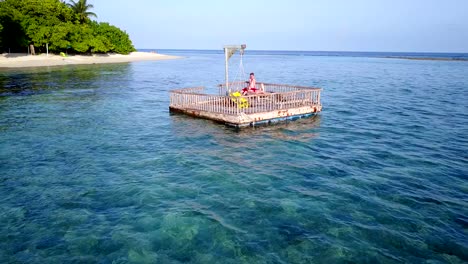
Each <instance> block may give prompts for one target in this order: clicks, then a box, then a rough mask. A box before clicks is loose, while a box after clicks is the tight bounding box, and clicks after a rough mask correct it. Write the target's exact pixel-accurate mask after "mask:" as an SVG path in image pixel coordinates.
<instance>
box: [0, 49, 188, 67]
mask: <svg viewBox="0 0 468 264" xmlns="http://www.w3.org/2000/svg"><path fill="white" fill-rule="evenodd" d="M180 58H182V57H178V56H170V55H163V54H158V53H151V52H132V53H130V54H128V55H121V54H100V55H89V56H86V55H71V56H66V57H62V56H60V55H54V54H49V56H47V55H46V54H41V55H36V56H28V55H27V54H25V53H11V54H7V53H4V54H1V55H0V69H1V68H5V69H6V68H29V67H46V66H61V65H79V64H105V63H123V62H132V61H156V60H171V59H180Z"/></svg>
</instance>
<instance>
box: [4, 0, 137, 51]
mask: <svg viewBox="0 0 468 264" xmlns="http://www.w3.org/2000/svg"><path fill="white" fill-rule="evenodd" d="M91 8H93V5H91V4H88V3H87V1H86V0H78V1H76V2H75V1H71V2H70V3H66V2H64V1H60V0H3V1H1V0H0V51H4V50H7V49H8V48H10V49H11V50H12V51H24V50H26V49H27V46H28V45H30V44H33V45H34V46H35V47H37V48H38V49H39V50H40V51H41V50H42V51H43V50H44V48H45V45H46V44H48V45H49V50H50V51H51V52H61V51H69V52H74V53H106V52H116V53H121V54H128V53H130V52H132V51H135V48H134V47H133V44H132V42H131V40H130V38H129V36H128V34H127V33H126V32H124V31H122V30H121V29H119V28H117V27H115V26H112V25H110V24H109V23H103V22H96V21H92V20H91V19H90V17H96V14H94V13H93V12H90V11H89V10H90V9H91Z"/></svg>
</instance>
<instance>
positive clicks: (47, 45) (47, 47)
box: [46, 43, 49, 57]
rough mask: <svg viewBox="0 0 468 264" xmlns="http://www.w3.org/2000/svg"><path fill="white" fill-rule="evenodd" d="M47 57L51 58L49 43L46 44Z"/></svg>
mask: <svg viewBox="0 0 468 264" xmlns="http://www.w3.org/2000/svg"><path fill="white" fill-rule="evenodd" d="M46 50H47V57H49V43H46Z"/></svg>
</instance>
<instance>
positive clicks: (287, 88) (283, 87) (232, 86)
mask: <svg viewBox="0 0 468 264" xmlns="http://www.w3.org/2000/svg"><path fill="white" fill-rule="evenodd" d="M247 86H248V82H232V83H229V91H230V92H231V93H232V92H235V91H242V89H243V88H245V87H247ZM218 87H219V95H227V94H228V93H227V90H226V84H220V85H218ZM256 88H257V89H259V90H263V91H264V92H266V93H284V92H292V91H297V90H310V89H320V88H316V87H306V86H295V85H287V84H273V83H263V82H257V85H256Z"/></svg>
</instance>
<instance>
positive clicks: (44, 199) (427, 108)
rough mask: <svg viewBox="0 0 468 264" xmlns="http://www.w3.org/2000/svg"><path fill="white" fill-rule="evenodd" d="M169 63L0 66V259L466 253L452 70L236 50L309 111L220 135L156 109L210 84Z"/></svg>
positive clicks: (461, 137) (208, 70)
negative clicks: (309, 105)
mask: <svg viewBox="0 0 468 264" xmlns="http://www.w3.org/2000/svg"><path fill="white" fill-rule="evenodd" d="M172 54H178V52H177V51H174V52H173V53H172ZM183 55H184V56H186V58H184V59H180V60H171V61H156V62H135V63H129V64H116V65H92V66H89V65H88V66H70V67H52V68H44V69H26V70H7V71H1V72H0V263H466V262H467V261H468V236H467V232H468V154H467V152H468V136H467V135H468V74H467V73H468V63H467V62H461V61H414V60H400V59H383V58H375V57H374V58H371V57H343V56H292V55H291V54H270V55H269V54H256V53H253V54H249V53H248V52H247V54H246V57H245V58H244V60H245V68H246V71H247V72H251V71H253V72H255V73H256V76H257V80H258V81H265V82H270V83H286V84H297V85H307V86H319V87H322V88H323V89H324V90H323V94H322V103H323V105H324V108H323V112H322V113H321V114H320V115H318V116H316V117H314V118H309V119H302V120H298V121H295V122H290V123H285V124H279V125H275V126H268V127H260V128H253V129H246V130H241V131H235V130H232V129H230V128H227V127H225V126H223V125H221V124H216V123H213V122H210V121H207V120H200V119H193V118H190V117H186V116H183V115H171V114H170V113H169V111H168V105H169V94H168V91H169V90H171V89H175V88H182V87H190V86H200V85H205V86H210V87H214V84H217V83H221V82H223V77H224V75H223V74H224V68H223V67H224V62H223V55H222V54H218V53H214V54H213V53H203V52H197V51H189V52H183ZM234 68H235V67H234Z"/></svg>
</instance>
